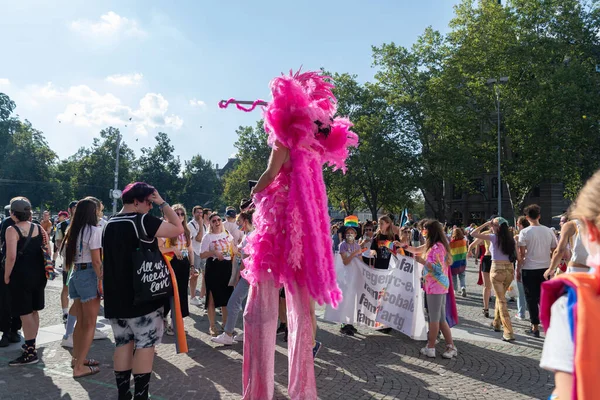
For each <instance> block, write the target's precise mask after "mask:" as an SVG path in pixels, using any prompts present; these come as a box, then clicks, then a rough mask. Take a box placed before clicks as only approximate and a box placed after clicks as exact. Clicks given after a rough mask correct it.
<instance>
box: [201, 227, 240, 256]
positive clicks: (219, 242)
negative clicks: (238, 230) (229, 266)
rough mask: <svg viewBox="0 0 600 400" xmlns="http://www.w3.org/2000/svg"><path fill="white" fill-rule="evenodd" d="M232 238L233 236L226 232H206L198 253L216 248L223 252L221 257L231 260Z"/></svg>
mask: <svg viewBox="0 0 600 400" xmlns="http://www.w3.org/2000/svg"><path fill="white" fill-rule="evenodd" d="M233 240H234V239H233V236H231V235H230V234H228V233H227V232H223V233H207V234H206V235H204V237H203V238H202V244H201V248H200V253H204V252H206V251H209V250H210V251H215V250H217V251H220V252H221V253H223V258H225V259H226V260H231V245H232V242H233ZM213 258H214V257H213Z"/></svg>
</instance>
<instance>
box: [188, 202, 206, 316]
mask: <svg viewBox="0 0 600 400" xmlns="http://www.w3.org/2000/svg"><path fill="white" fill-rule="evenodd" d="M202 211H203V210H202V207H200V206H195V207H194V208H193V209H192V215H193V217H194V219H193V220H191V221H190V222H189V223H188V227H189V228H190V233H191V236H192V249H193V250H194V268H193V269H192V270H191V271H190V296H191V299H190V304H192V305H194V306H199V305H202V298H203V297H204V296H205V295H206V288H205V285H204V277H203V278H202V280H201V281H200V282H201V284H200V298H198V297H197V296H196V287H197V286H198V279H199V277H200V275H202V276H204V268H205V266H206V260H203V259H202V258H201V257H200V247H201V243H202V238H203V237H204V233H205V230H204V221H203V220H202Z"/></svg>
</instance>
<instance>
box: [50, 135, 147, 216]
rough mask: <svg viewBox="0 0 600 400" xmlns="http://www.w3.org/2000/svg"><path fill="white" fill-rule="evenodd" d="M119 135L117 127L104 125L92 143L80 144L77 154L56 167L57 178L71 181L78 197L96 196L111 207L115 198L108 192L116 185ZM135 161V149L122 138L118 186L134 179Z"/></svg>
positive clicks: (72, 189)
mask: <svg viewBox="0 0 600 400" xmlns="http://www.w3.org/2000/svg"><path fill="white" fill-rule="evenodd" d="M119 136H120V132H119V129H117V128H113V127H109V128H106V129H103V130H102V131H100V137H99V138H94V141H93V142H92V146H91V147H89V148H86V147H82V148H80V149H79V150H78V151H77V153H76V154H74V155H73V156H71V157H69V158H68V159H67V160H65V161H63V162H62V163H61V164H60V165H59V166H58V167H57V168H56V173H57V175H56V178H57V180H58V181H59V182H63V183H64V182H69V184H70V186H71V191H72V196H73V197H74V198H75V199H81V198H83V197H86V196H94V197H97V198H98V199H100V200H101V201H102V202H103V203H104V205H105V207H106V209H107V210H108V209H110V208H111V207H112V201H113V199H111V198H110V196H109V193H110V190H111V189H113V187H114V181H115V164H116V151H117V140H118V138H119ZM134 162H135V155H134V153H133V151H132V150H131V149H130V148H129V147H128V146H127V144H126V143H124V142H122V143H121V146H120V149H119V181H118V187H119V188H120V189H123V188H124V187H125V185H127V184H128V183H130V182H131V181H132V180H133V166H134ZM61 188H64V186H61ZM64 192H65V193H66V191H64ZM63 207H64V205H63Z"/></svg>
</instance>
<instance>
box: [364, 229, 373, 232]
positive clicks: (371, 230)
mask: <svg viewBox="0 0 600 400" xmlns="http://www.w3.org/2000/svg"><path fill="white" fill-rule="evenodd" d="M365 232H373V229H365Z"/></svg>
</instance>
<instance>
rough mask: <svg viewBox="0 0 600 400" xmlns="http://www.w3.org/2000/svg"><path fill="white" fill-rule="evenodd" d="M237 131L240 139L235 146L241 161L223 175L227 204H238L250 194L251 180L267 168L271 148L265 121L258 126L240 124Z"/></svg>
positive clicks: (224, 195)
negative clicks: (264, 125) (264, 124)
mask: <svg viewBox="0 0 600 400" xmlns="http://www.w3.org/2000/svg"><path fill="white" fill-rule="evenodd" d="M236 133H237V135H238V139H237V141H236V142H235V144H234V146H235V148H236V149H237V151H238V153H237V157H238V159H239V162H238V163H237V165H236V167H235V169H233V170H232V171H230V172H228V173H227V174H226V175H225V176H224V177H223V196H222V197H223V202H224V203H225V204H227V205H238V204H239V203H240V200H241V199H244V198H248V197H249V196H250V189H249V188H248V181H249V180H257V179H258V178H259V177H260V175H261V174H262V173H263V172H264V170H265V169H266V168H267V163H268V161H269V155H270V154H271V148H270V147H269V145H268V144H267V134H266V132H265V130H264V127H263V121H262V120H261V121H258V122H257V124H256V127H254V128H252V127H250V126H240V127H239V128H238V129H237V130H236Z"/></svg>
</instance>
